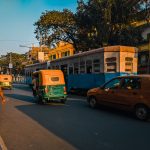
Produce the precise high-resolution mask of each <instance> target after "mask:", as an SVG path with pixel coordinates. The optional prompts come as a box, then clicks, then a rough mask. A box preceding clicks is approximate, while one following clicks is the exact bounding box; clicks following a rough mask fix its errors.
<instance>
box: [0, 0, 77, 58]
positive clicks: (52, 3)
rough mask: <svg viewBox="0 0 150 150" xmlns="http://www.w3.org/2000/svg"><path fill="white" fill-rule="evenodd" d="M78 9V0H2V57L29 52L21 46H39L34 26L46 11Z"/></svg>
mask: <svg viewBox="0 0 150 150" xmlns="http://www.w3.org/2000/svg"><path fill="white" fill-rule="evenodd" d="M76 7H77V0H0V55H1V54H6V53H7V52H11V51H12V52H17V53H25V52H27V51H28V48H24V47H19V45H25V46H29V47H30V46H31V45H32V43H34V44H35V45H38V41H37V40H36V39H35V34H34V26H33V24H34V22H36V21H37V20H38V19H39V17H40V15H41V13H42V12H44V11H45V10H62V9H64V8H68V9H70V10H72V11H73V12H75V11H76Z"/></svg>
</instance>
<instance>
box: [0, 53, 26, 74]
mask: <svg viewBox="0 0 150 150" xmlns="http://www.w3.org/2000/svg"><path fill="white" fill-rule="evenodd" d="M10 55H11V63H12V64H13V68H12V74H14V75H18V74H21V75H23V74H24V64H23V62H26V60H27V58H26V55H25V54H18V53H7V54H6V55H5V56H3V58H1V59H0V67H1V71H2V72H3V73H7V71H8V69H9V68H8V67H9V63H10Z"/></svg>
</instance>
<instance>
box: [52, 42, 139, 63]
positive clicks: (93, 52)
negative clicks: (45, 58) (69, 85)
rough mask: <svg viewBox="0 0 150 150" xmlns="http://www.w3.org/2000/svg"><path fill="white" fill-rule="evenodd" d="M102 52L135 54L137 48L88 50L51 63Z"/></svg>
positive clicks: (108, 47)
mask: <svg viewBox="0 0 150 150" xmlns="http://www.w3.org/2000/svg"><path fill="white" fill-rule="evenodd" d="M103 52H132V53H134V52H137V48H136V47H131V46H121V45H116V46H107V47H103V48H98V49H93V50H89V51H86V52H81V53H77V54H74V55H73V56H67V57H63V58H59V59H55V60H52V61H51V62H56V61H60V60H66V59H72V58H76V57H79V56H87V55H90V54H95V53H103Z"/></svg>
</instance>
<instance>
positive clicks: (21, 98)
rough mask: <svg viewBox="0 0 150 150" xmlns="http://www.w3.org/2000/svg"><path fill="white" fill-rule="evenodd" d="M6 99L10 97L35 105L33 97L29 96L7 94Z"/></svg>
mask: <svg viewBox="0 0 150 150" xmlns="http://www.w3.org/2000/svg"><path fill="white" fill-rule="evenodd" d="M5 96H6V97H10V98H13V99H16V100H20V101H25V102H30V103H35V102H34V99H33V97H32V96H28V95H21V94H14V93H12V94H7V93H6V94H5Z"/></svg>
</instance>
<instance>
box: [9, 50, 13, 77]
mask: <svg viewBox="0 0 150 150" xmlns="http://www.w3.org/2000/svg"><path fill="white" fill-rule="evenodd" d="M12 68H13V65H12V53H11V52H10V54H9V74H10V75H11V74H12Z"/></svg>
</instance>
